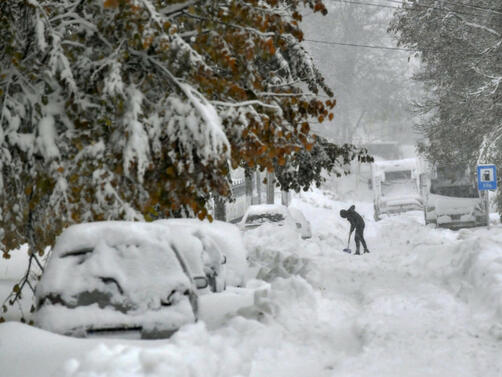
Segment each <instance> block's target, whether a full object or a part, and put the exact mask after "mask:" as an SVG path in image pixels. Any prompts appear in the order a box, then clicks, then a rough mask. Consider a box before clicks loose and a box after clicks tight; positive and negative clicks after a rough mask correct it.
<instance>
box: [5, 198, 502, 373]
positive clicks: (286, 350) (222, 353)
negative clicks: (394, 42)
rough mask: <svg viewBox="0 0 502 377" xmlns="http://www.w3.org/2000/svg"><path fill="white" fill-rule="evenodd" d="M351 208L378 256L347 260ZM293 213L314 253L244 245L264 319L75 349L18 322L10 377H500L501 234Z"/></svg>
mask: <svg viewBox="0 0 502 377" xmlns="http://www.w3.org/2000/svg"><path fill="white" fill-rule="evenodd" d="M351 204H355V205H356V210H357V211H359V212H360V213H361V214H362V215H363V216H364V217H365V219H366V239H367V242H368V247H369V249H370V250H371V253H370V254H365V255H363V256H355V255H349V254H346V253H343V252H342V251H341V250H342V249H343V248H344V247H345V246H346V238H347V235H348V223H347V221H345V220H343V219H341V218H340V217H339V214H338V213H339V210H340V209H342V208H348V206H349V205H351ZM292 206H294V207H297V208H300V209H301V210H302V211H303V212H304V214H305V216H306V217H307V219H309V220H310V222H311V224H312V233H313V237H312V239H310V240H301V239H300V238H299V237H297V236H296V235H292V234H288V233H287V232H285V233H279V234H277V233H276V234H272V233H270V232H267V231H266V228H265V229H260V228H257V229H255V230H252V231H249V232H246V233H245V242H246V245H247V247H248V249H249V256H250V262H251V264H252V268H253V271H255V272H256V274H257V276H258V277H259V278H261V279H263V280H265V281H266V282H267V283H268V284H269V286H268V287H269V289H268V292H269V293H268V295H264V296H263V297H261V299H259V300H258V304H257V305H255V306H252V307H248V308H246V309H241V310H240V311H238V312H237V313H235V312H232V311H231V310H229V311H227V312H226V317H225V318H216V317H215V316H216V315H215V311H214V309H215V308H214V306H211V305H210V304H208V305H207V308H206V309H207V314H206V316H204V315H203V320H202V321H199V322H198V323H196V324H191V325H187V326H184V327H183V328H182V329H181V330H180V331H178V332H177V333H176V334H175V335H174V336H173V337H172V338H170V339H168V340H158V341H137V340H136V341H134V340H119V339H101V338H93V339H73V338H69V337H63V336H59V335H54V334H50V333H48V332H45V331H43V330H40V329H36V328H33V327H29V326H26V325H22V324H20V323H15V322H7V323H4V324H1V325H0V375H1V376H6V377H17V376H19V377H21V376H22V377H51V376H56V377H97V376H99V377H105V376H106V377H125V376H127V377H140V376H141V377H147V376H148V377H164V376H170V377H177V376H180V377H181V376H191V377H199V376H200V377H202V376H204V377H208V376H211V377H213V376H218V377H220V376H221V377H227V376H228V377H231V376H250V377H262V376H272V377H312V376H315V377H323V376H337V377H339V376H341V377H343V376H347V377H349V376H350V377H358V376H365V377H366V376H367V377H370V376H371V377H393V376H396V377H398V376H399V377H413V376H417V377H427V376H431V377H437V376H442V377H450V376H451V377H462V376H465V377H478V376H479V377H500V376H502V356H501V355H502V226H501V225H500V224H498V223H494V224H492V226H491V228H490V229H485V228H475V229H469V230H467V229H464V230H460V231H450V230H445V229H434V228H431V227H426V226H424V224H423V218H422V214H421V213H408V214H404V215H401V216H392V217H386V218H384V219H383V220H382V221H379V222H377V223H375V222H374V221H373V220H372V219H373V213H372V211H373V209H372V203H370V202H355V203H352V202H343V201H340V200H337V198H336V197H335V196H334V195H333V194H332V193H330V192H323V191H318V190H316V191H312V192H307V193H302V194H301V195H298V196H296V197H295V198H294V200H293V203H292ZM352 247H353V245H352ZM252 284H254V285H255V286H256V285H258V284H259V283H258V282H257V281H254V282H252ZM229 299H230V300H231V298H229Z"/></svg>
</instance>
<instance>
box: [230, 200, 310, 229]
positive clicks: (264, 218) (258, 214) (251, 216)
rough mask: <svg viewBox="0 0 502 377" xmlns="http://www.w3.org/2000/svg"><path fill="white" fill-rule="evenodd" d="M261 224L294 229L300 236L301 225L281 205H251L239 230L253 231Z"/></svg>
mask: <svg viewBox="0 0 502 377" xmlns="http://www.w3.org/2000/svg"><path fill="white" fill-rule="evenodd" d="M263 224H273V225H276V226H279V227H287V228H290V229H295V230H296V231H297V232H298V233H300V234H302V223H301V222H300V221H298V220H296V219H295V217H294V216H293V215H292V214H291V212H290V211H289V209H288V207H286V206H284V205H282V204H257V205H251V206H249V207H248V209H247V210H246V213H245V214H244V216H243V218H242V220H241V222H240V223H239V228H240V229H241V230H242V231H247V230H249V229H255V228H258V227H259V226H261V225H263Z"/></svg>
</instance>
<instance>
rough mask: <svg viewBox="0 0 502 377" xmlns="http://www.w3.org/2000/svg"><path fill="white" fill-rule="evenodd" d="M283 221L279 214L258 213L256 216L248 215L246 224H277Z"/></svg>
mask: <svg viewBox="0 0 502 377" xmlns="http://www.w3.org/2000/svg"><path fill="white" fill-rule="evenodd" d="M281 221H284V216H283V215H282V214H281V213H260V214H258V215H249V216H248V217H247V219H246V224H261V223H265V222H267V223H278V222H281Z"/></svg>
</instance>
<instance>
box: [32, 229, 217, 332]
mask: <svg viewBox="0 0 502 377" xmlns="http://www.w3.org/2000/svg"><path fill="white" fill-rule="evenodd" d="M196 242H198V241H197V240H194V239H193V237H192V236H191V235H190V234H189V233H188V232H183V231H181V230H177V231H176V232H173V231H171V230H169V229H167V228H166V227H165V226H161V225H159V224H152V223H141V222H125V221H110V222H95V223H87V224H78V225H73V226H70V227H69V228H67V229H65V230H64V231H63V232H62V234H61V235H60V236H59V237H58V238H57V240H56V243H55V245H54V248H53V250H52V252H51V254H50V256H49V259H48V261H47V264H46V267H45V270H44V273H43V275H42V278H41V280H40V282H39V283H38V285H37V287H36V291H35V299H36V305H37V307H36V309H37V310H36V313H35V317H34V320H35V324H36V325H37V326H38V327H40V328H43V329H46V330H49V331H52V332H56V333H60V334H67V335H74V336H89V335H93V334H105V335H110V334H120V335H121V336H125V335H131V336H134V337H141V338H164V337H169V336H170V335H171V334H173V333H174V332H175V331H176V330H177V329H179V328H180V327H181V326H183V325H185V324H187V323H192V322H195V321H196V320H197V317H198V295H197V289H198V288H199V289H204V288H206V287H207V286H208V282H207V279H206V277H205V276H203V275H202V276H194V275H192V274H191V272H190V271H189V269H188V263H187V261H186V259H185V257H184V256H183V255H181V253H180V252H179V251H178V250H179V249H181V248H182V247H185V248H187V247H189V246H190V245H191V244H194V243H196Z"/></svg>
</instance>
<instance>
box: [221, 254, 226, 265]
mask: <svg viewBox="0 0 502 377" xmlns="http://www.w3.org/2000/svg"><path fill="white" fill-rule="evenodd" d="M221 264H227V256H226V255H224V256H223V262H221Z"/></svg>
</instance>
